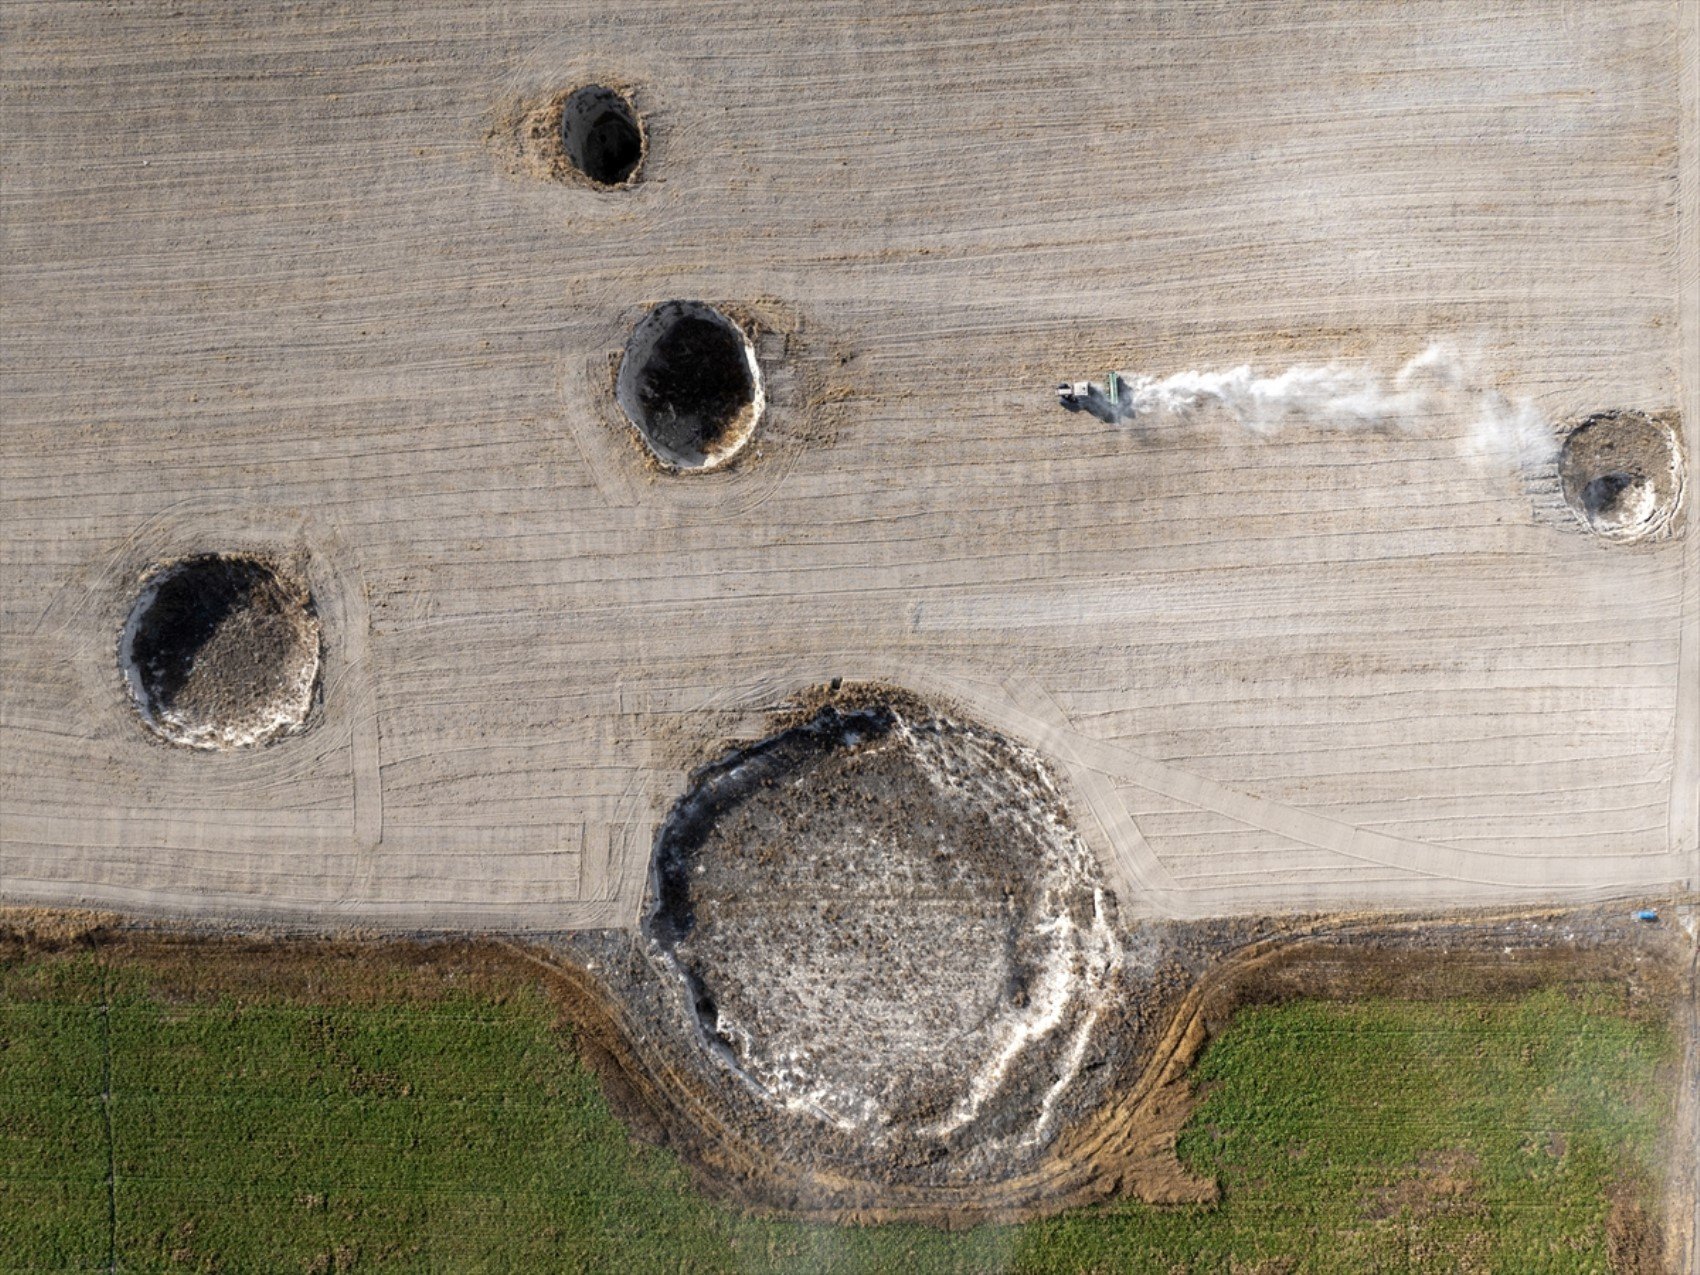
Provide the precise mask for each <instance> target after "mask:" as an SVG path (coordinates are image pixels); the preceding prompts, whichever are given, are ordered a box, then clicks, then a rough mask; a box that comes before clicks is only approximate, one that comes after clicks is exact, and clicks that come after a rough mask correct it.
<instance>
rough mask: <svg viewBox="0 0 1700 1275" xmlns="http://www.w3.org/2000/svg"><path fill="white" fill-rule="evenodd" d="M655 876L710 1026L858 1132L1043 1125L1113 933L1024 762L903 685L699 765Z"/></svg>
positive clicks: (776, 1093)
mask: <svg viewBox="0 0 1700 1275" xmlns="http://www.w3.org/2000/svg"><path fill="white" fill-rule="evenodd" d="M651 888H652V894H653V906H652V910H651V912H650V913H649V917H648V921H647V925H648V929H649V933H650V935H651V937H652V938H653V939H654V940H655V941H656V943H657V944H658V946H659V947H660V948H661V949H662V951H663V952H664V953H665V955H666V957H667V959H668V960H669V961H670V963H671V965H672V966H673V968H674V970H675V972H676V974H677V976H678V978H679V994H680V995H681V997H683V998H684V1000H685V1003H686V1004H687V1005H688V1006H689V1008H690V1010H691V1011H692V1012H694V1015H695V1018H696V1022H697V1024H698V1026H699V1028H700V1032H701V1036H702V1039H703V1041H704V1043H705V1044H706V1045H707V1046H708V1047H709V1048H711V1049H712V1050H714V1051H715V1052H716V1053H717V1054H718V1055H719V1056H720V1057H721V1058H722V1060H723V1061H724V1062H725V1063H726V1064H727V1065H729V1066H730V1067H732V1068H734V1069H735V1070H736V1071H737V1072H738V1073H740V1074H741V1075H742V1076H743V1077H744V1078H745V1079H747V1080H748V1081H749V1082H750V1083H751V1084H752V1085H753V1086H754V1087H755V1088H756V1089H757V1090H758V1091H759V1092H760V1093H761V1094H762V1095H763V1096H764V1097H765V1098H766V1099H767V1100H769V1101H770V1102H772V1103H773V1104H775V1105H776V1106H779V1107H783V1108H786V1109H788V1110H789V1111H791V1112H794V1113H802V1114H805V1115H807V1116H809V1117H812V1118H814V1119H817V1120H824V1121H827V1122H829V1123H830V1124H832V1125H835V1126H837V1127H838V1128H839V1129H840V1130H845V1131H850V1132H853V1133H856V1134H859V1135H861V1136H862V1137H865V1138H867V1139H870V1140H872V1141H874V1142H876V1143H883V1142H884V1141H885V1140H886V1139H888V1138H890V1137H891V1136H893V1135H907V1136H908V1137H909V1139H910V1140H913V1139H914V1138H915V1137H920V1138H923V1139H937V1140H940V1141H941V1142H943V1143H944V1144H946V1145H951V1144H954V1145H957V1146H961V1145H963V1144H964V1143H973V1142H979V1143H985V1142H987V1141H988V1140H990V1141H994V1142H1003V1143H1004V1144H1006V1145H1013V1144H1014V1142H1016V1141H1019V1142H1021V1143H1023V1144H1032V1143H1033V1142H1034V1140H1036V1139H1039V1138H1042V1137H1044V1136H1045V1135H1047V1134H1048V1133H1049V1132H1051V1129H1050V1126H1051V1123H1052V1120H1053V1112H1052V1108H1053V1104H1054V1103H1055V1100H1056V1098H1057V1097H1058V1095H1059V1094H1060V1093H1061V1091H1062V1090H1063V1089H1064V1088H1065V1087H1066V1086H1067V1085H1068V1084H1069V1083H1070V1081H1071V1080H1072V1078H1073V1077H1074V1075H1075V1073H1076V1072H1077V1071H1078V1070H1079V1069H1080V1066H1081V1063H1082V1059H1083V1058H1084V1057H1085V1056H1086V1054H1087V1051H1088V1045H1089V1041H1090V1039H1091V1037H1092V1033H1093V1031H1094V1028H1095V1025H1096V1023H1097V1020H1098V1016H1099V1012H1100V1009H1101V1007H1102V1005H1103V1003H1104V1001H1105V998H1106V995H1105V988H1106V987H1107V985H1108V980H1109V979H1110V977H1111V975H1112V972H1113V970H1114V968H1115V965H1116V961H1117V956H1118V952H1119V946H1118V941H1117V938H1116V933H1115V928H1114V924H1113V911H1114V908H1113V902H1112V900H1111V896H1110V895H1109V893H1108V891H1107V890H1106V889H1105V887H1104V885H1103V883H1102V882H1101V880H1100V878H1099V875H1098V871H1097V867H1096V863H1095V861H1094V860H1093V858H1092V856H1091V854H1090V852H1089V851H1088V850H1087V849H1086V847H1085V846H1084V845H1083V844H1082V843H1081V841H1080V839H1079V838H1078V837H1077V836H1076V835H1075V833H1074V832H1073V831H1071V830H1070V828H1069V826H1068V824H1067V821H1066V815H1065V813H1064V811H1063V808H1062V806H1061V803H1060V801H1059V798H1058V793H1057V789H1056V787H1055V785H1054V783H1053V781H1052V780H1051V778H1050V776H1049V775H1048V774H1047V773H1046V771H1045V768H1044V767H1043V765H1042V764H1041V763H1040V762H1039V760H1038V759H1037V758H1036V757H1034V756H1033V755H1032V754H1030V753H1028V752H1027V751H1025V750H1024V749H1021V748H1019V747H1017V746H1015V745H1014V744H1012V743H1010V742H1009V741H1007V740H1005V739H1003V738H1001V737H1000V736H998V735H996V734H994V733H992V732H990V731H987V730H984V729H981V728H979V727H976V726H972V725H965V724H962V723H959V722H956V721H952V720H949V719H946V718H944V717H940V716H937V715H934V714H932V713H931V712H930V711H929V710H924V709H918V708H916V707H915V706H912V705H908V704H907V703H901V704H900V703H897V702H891V703H887V702H875V703H872V704H870V705H865V706H862V707H858V708H855V709H849V708H838V707H828V708H825V709H822V710H821V711H820V712H818V713H817V714H816V715H815V716H813V717H812V718H809V719H808V720H806V721H804V722H802V723H801V724H799V725H795V726H792V727H790V728H789V729H786V730H783V731H781V732H780V733H778V734H776V735H773V736H771V737H770V738H768V739H765V740H763V741H761V742H760V743H757V744H754V745H752V746H750V747H747V748H743V749H739V750H738V751H736V752H733V753H731V754H729V755H727V756H725V757H723V758H721V759H719V760H718V761H715V762H714V763H712V764H710V765H708V766H706V767H704V768H703V769H701V770H700V771H698V772H697V773H696V774H695V775H694V776H693V777H692V782H691V784H690V787H689V790H688V791H687V792H686V793H685V795H684V796H683V797H682V798H681V799H680V800H679V802H678V804H677V805H676V806H675V807H674V809H673V811H672V812H671V814H670V816H669V817H668V819H667V820H666V822H665V823H664V824H663V826H662V829H661V831H660V833H659V835H658V837H657V842H656V851H655V862H654V865H653V877H652V882H651Z"/></svg>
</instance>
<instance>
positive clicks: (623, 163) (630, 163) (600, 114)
mask: <svg viewBox="0 0 1700 1275" xmlns="http://www.w3.org/2000/svg"><path fill="white" fill-rule="evenodd" d="M561 149H562V151H563V152H564V153H565V155H566V157H567V161H568V162H569V163H571V164H572V166H573V167H574V168H576V169H578V171H579V172H581V173H583V174H584V175H585V176H586V177H588V178H590V180H591V181H593V182H595V183H596V184H597V185H598V186H620V185H623V184H625V183H626V182H628V181H630V180H631V179H632V176H633V174H635V173H636V172H637V168H638V165H639V164H640V163H642V161H643V151H644V145H643V130H642V128H640V127H639V125H638V117H637V112H636V111H634V110H633V109H632V104H631V103H630V102H629V101H627V100H626V97H625V95H624V94H622V93H620V92H618V91H617V90H615V89H610V88H604V87H603V86H602V85H600V84H587V85H585V87H583V88H581V89H577V90H575V91H574V92H573V93H572V94H571V95H570V96H569V97H568V98H567V99H566V101H565V102H564V103H562V106H561Z"/></svg>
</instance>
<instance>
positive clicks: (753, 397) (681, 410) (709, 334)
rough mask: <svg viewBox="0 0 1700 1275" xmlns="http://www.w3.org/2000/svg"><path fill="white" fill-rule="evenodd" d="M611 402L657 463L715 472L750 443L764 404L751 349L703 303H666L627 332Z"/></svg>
mask: <svg viewBox="0 0 1700 1275" xmlns="http://www.w3.org/2000/svg"><path fill="white" fill-rule="evenodd" d="M614 396H615V399H616V400H617V401H618V402H619V405H620V409H621V410H622V411H623V412H625V414H626V417H627V419H628V420H630V421H631V423H632V424H633V426H635V427H636V429H637V431H638V433H639V435H641V436H642V438H643V440H644V442H645V443H646V444H647V445H648V446H649V449H650V451H651V452H653V453H654V454H655V456H656V458H657V459H658V460H660V461H661V462H662V463H663V464H665V465H667V466H670V467H672V468H675V469H683V470H693V469H697V470H700V469H712V468H714V467H715V466H717V465H721V464H724V463H725V462H727V461H729V460H731V459H732V457H733V456H734V455H736V454H737V452H738V450H739V449H740V448H742V447H743V445H744V444H745V443H746V442H748V441H749V438H750V435H751V434H752V433H753V432H754V431H755V427H756V422H757V421H758V420H760V418H761V412H762V407H763V405H764V401H765V400H764V398H763V395H762V385H761V368H760V367H759V365H758V364H757V362H756V352H755V347H754V346H753V345H751V344H750V339H749V337H747V336H746V335H745V334H744V331H743V329H742V328H740V327H739V326H738V325H737V324H736V323H734V322H733V321H732V320H731V319H729V318H727V317H726V316H725V315H724V314H721V313H720V311H718V310H716V309H714V308H713V307H712V306H708V305H704V304H703V303H702V302H700V301H667V302H663V303H662V304H661V305H658V306H656V307H655V308H654V309H653V310H651V311H650V312H649V313H648V314H647V315H645V316H644V317H643V319H642V320H641V321H640V322H639V323H638V325H637V326H636V327H635V328H634V329H633V330H632V335H631V338H630V340H628V341H627V342H626V350H625V354H624V356H623V357H622V358H621V360H620V372H619V376H618V377H617V378H616V380H615V385H614Z"/></svg>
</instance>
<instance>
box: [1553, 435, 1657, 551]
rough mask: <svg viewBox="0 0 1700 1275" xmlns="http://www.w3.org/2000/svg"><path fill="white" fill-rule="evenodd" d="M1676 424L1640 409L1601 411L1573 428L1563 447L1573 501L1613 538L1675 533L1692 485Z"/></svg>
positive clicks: (1580, 514) (1598, 530) (1562, 470)
mask: <svg viewBox="0 0 1700 1275" xmlns="http://www.w3.org/2000/svg"><path fill="white" fill-rule="evenodd" d="M1685 468H1686V467H1685V463H1684V457H1683V454H1682V442H1681V439H1680V437H1679V436H1678V433H1677V430H1676V428H1675V423H1674V422H1673V421H1672V420H1670V419H1668V418H1666V417H1661V416H1650V415H1648V414H1647V413H1645V412H1637V411H1629V410H1622V411H1610V412H1598V413H1595V414H1594V415H1592V416H1589V417H1588V418H1587V419H1585V420H1584V421H1582V423H1581V424H1579V425H1578V426H1576V428H1575V429H1573V430H1571V431H1570V434H1569V436H1568V437H1567V438H1566V439H1565V440H1564V446H1563V449H1562V451H1561V452H1560V454H1559V461H1558V473H1559V481H1560V483H1561V484H1562V486H1563V489H1564V499H1565V503H1566V504H1568V505H1569V506H1570V509H1571V512H1572V513H1574V514H1575V515H1576V517H1577V518H1578V519H1580V520H1581V522H1582V524H1583V525H1584V526H1585V527H1587V528H1588V529H1589V530H1590V531H1592V532H1593V533H1594V534H1595V535H1598V536H1601V537H1603V538H1604V539H1607V540H1614V541H1620V542H1633V541H1638V540H1647V539H1652V538H1656V537H1659V536H1662V535H1665V534H1666V533H1668V532H1669V531H1670V529H1671V527H1672V526H1673V525H1674V523H1675V520H1676V516H1677V514H1678V512H1679V510H1680V509H1681V506H1682V497H1683V490H1684V487H1685V486H1686V480H1687V475H1686V472H1685Z"/></svg>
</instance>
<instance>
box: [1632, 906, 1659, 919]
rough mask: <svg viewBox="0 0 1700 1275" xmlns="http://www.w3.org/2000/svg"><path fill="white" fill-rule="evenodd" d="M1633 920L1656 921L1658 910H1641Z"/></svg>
mask: <svg viewBox="0 0 1700 1275" xmlns="http://www.w3.org/2000/svg"><path fill="white" fill-rule="evenodd" d="M1635 919H1636V920H1637V921H1657V920H1658V919H1659V910H1658V909H1657V908H1642V909H1641V910H1640V911H1639V912H1637V913H1636V914H1635Z"/></svg>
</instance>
